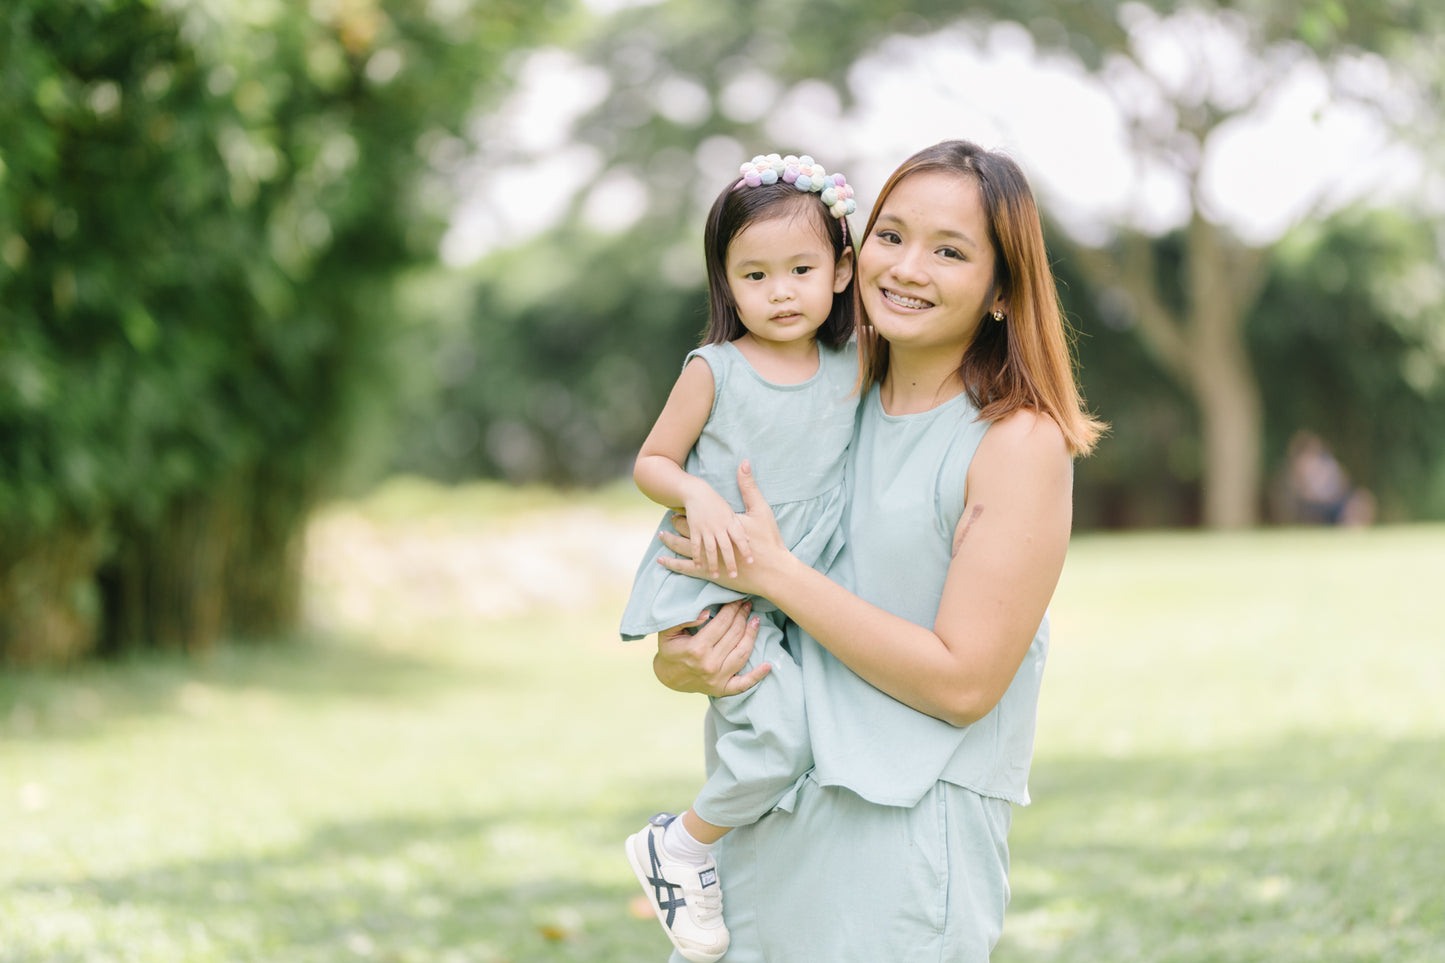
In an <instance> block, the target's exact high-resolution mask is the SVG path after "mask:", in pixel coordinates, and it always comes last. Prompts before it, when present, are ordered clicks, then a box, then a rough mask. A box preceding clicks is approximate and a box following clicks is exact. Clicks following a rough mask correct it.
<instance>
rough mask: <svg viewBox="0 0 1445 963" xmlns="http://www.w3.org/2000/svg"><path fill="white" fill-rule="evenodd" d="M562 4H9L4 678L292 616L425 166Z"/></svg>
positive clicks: (0, 142)
mask: <svg viewBox="0 0 1445 963" xmlns="http://www.w3.org/2000/svg"><path fill="white" fill-rule="evenodd" d="M568 6H569V5H568V4H566V3H565V2H551V3H523V2H520V0H516V2H512V0H503V2H493V3H488V4H486V5H483V6H481V7H474V6H473V5H469V4H441V3H422V2H415V0H332V2H321V3H312V4H309V5H291V4H213V3H204V2H200V0H195V2H179V0H178V2H170V3H160V4H157V3H154V2H148V0H111V2H107V3H102V4H97V3H90V2H80V0H61V2H55V0H12V2H11V3H9V4H7V6H6V9H5V12H4V14H3V15H0V138H3V139H0V315H3V319H0V453H3V461H0V659H6V660H9V661H12V662H25V661H59V660H64V659H67V658H70V657H73V656H74V655H76V654H79V653H82V652H84V651H86V650H87V649H88V648H90V647H91V646H92V645H93V643H94V640H95V637H96V633H97V630H99V631H100V632H101V633H102V634H103V638H104V645H105V647H107V648H111V649H117V648H123V647H131V646H137V645H152V644H153V645H162V646H176V647H184V648H188V649H194V648H198V647H202V646H205V645H207V644H209V642H210V641H211V640H212V639H213V638H214V637H215V636H216V634H217V633H218V632H219V631H221V630H222V629H224V628H229V629H232V630H235V631H238V632H241V633H269V632H273V631H275V630H277V629H279V628H282V627H284V626H286V625H287V624H289V623H290V621H291V620H292V619H293V618H294V616H295V614H296V609H297V598H298V596H297V589H298V585H299V561H300V553H299V541H298V538H299V534H300V530H301V525H302V522H303V521H304V519H305V516H306V513H307V511H308V510H309V508H310V507H311V506H312V505H313V504H314V502H315V500H316V499H317V498H318V497H319V496H320V494H321V493H322V491H323V490H324V489H325V487H326V486H327V485H328V484H330V483H333V482H334V481H335V479H336V478H337V477H338V475H339V474H340V473H341V472H342V471H343V469H344V467H345V465H346V459H347V456H348V454H349V453H350V452H351V451H352V450H353V448H354V443H355V441H356V438H357V433H358V431H359V428H360V426H362V425H363V424H365V423H366V421H367V416H368V415H371V414H374V413H375V410H376V408H377V407H378V405H379V402H380V400H381V399H383V398H385V397H386V395H387V393H388V391H389V381H390V372H391V368H390V363H389V362H390V354H391V351H390V343H389V338H390V332H391V331H392V330H394V328H395V327H396V318H395V317H394V315H393V314H392V311H391V303H390V290H391V285H392V283H393V279H394V278H395V276H396V275H397V273H398V272H399V271H401V270H404V269H406V268H408V267H409V266H410V265H413V264H416V263H418V262H424V261H427V260H429V259H431V258H432V257H433V256H434V252H435V249H436V243H437V240H438V238H439V236H440V231H441V228H442V226H443V224H444V220H445V216H446V214H447V213H448V212H447V210H446V207H447V202H448V200H449V194H448V193H447V192H446V191H445V190H443V189H442V188H443V187H444V185H443V184H442V183H441V181H440V179H439V178H438V177H435V176H432V175H431V173H430V172H432V171H434V170H435V168H436V166H437V159H438V156H444V155H445V154H446V153H447V151H448V150H450V149H451V145H453V144H455V143H458V142H459V141H458V137H459V135H460V133H461V131H462V128H463V124H464V122H465V120H466V118H467V117H468V114H469V111H470V110H471V109H472V108H473V107H474V106H475V105H476V104H477V103H478V101H479V99H480V98H484V97H487V96H492V95H494V94H495V92H496V90H497V83H498V81H499V79H500V77H501V75H502V74H503V71H504V68H505V65H506V58H507V56H508V55H509V54H510V52H511V51H513V50H514V49H516V48H517V47H518V46H519V45H522V44H524V43H526V42H529V41H531V40H532V39H534V38H535V37H537V36H539V35H540V32H541V31H542V29H543V28H544V27H546V28H549V29H550V28H551V27H552V26H553V18H555V16H556V15H557V14H558V13H560V12H562V11H564V10H565V9H566V8H567V7H568Z"/></svg>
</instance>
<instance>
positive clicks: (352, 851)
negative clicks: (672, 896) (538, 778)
mask: <svg viewBox="0 0 1445 963" xmlns="http://www.w3.org/2000/svg"><path fill="white" fill-rule="evenodd" d="M608 808H609V810H610V809H611V807H610V806H609V807H608ZM640 822H641V819H640V817H636V815H635V813H632V812H630V811H628V812H625V811H623V810H622V809H618V810H614V811H611V812H610V813H608V814H601V815H598V814H592V815H589V814H586V813H583V812H580V811H577V810H572V811H563V810H552V811H547V810H538V811H534V812H531V813H528V814H526V815H525V816H522V815H516V816H514V815H506V816H497V815H481V816H478V817H474V818H473V817H451V818H448V817H439V818H401V819H379V820H368V821H360V822H355V823H344V824H333V825H329V826H325V827H323V828H321V829H319V830H318V831H316V832H315V833H314V834H313V835H311V836H310V837H309V838H307V839H306V840H304V841H303V842H301V843H299V844H298V845H296V846H295V847H294V848H291V849H288V850H284V851H276V852H264V853H256V854H254V855H246V856H235V857H230V858H221V859H206V860H198V861H195V862H188V863H178V864H173V865H167V866H161V867H157V868H154V869H150V870H147V871H144V872H139V873H133V874H124V875H117V876H112V877H102V878H94V879H89V880H86V881H83V882H73V881H67V880H64V879H31V880H20V881H18V882H17V884H16V885H15V887H14V889H13V892H14V893H15V894H16V895H17V897H19V898H21V899H26V898H29V899H31V900H32V901H36V902H37V903H39V904H43V903H44V902H45V901H47V900H48V901H50V902H52V903H58V904H59V905H62V906H63V907H64V908H65V910H66V911H67V912H70V913H78V914H79V915H80V916H82V917H84V923H83V924H81V925H72V926H70V927H69V929H70V932H71V934H72V935H71V936H69V937H66V938H62V939H60V940H59V941H57V940H56V938H55V933H56V931H57V930H63V929H65V924H64V923H63V922H61V923H57V924H55V925H51V926H49V927H44V926H41V925H40V924H39V921H38V919H37V917H38V916H40V915H44V913H43V911H42V912H41V913H39V914H32V915H30V917H29V919H28V922H31V923H34V924H36V925H35V926H34V927H33V928H32V929H31V930H30V932H28V933H27V932H26V929H27V927H26V926H25V924H24V923H22V925H21V927H20V932H19V933H10V934H9V943H10V945H9V947H8V950H9V952H10V953H12V954H13V953H18V954H19V955H18V956H7V954H6V949H7V948H4V947H0V959H3V960H9V959H47V960H67V959H75V960H98V959H112V958H114V959H131V958H137V957H135V956H134V954H135V953H136V952H137V941H138V940H144V941H145V942H146V943H147V944H148V952H144V954H143V957H141V958H149V959H156V960H182V959H185V960H191V959H196V958H199V957H200V956H201V954H199V953H197V952H196V949H195V948H196V946H197V945H200V944H204V946H205V947H206V948H207V950H208V951H209V952H210V953H211V954H212V955H205V956H204V958H205V959H212V958H215V959H219V960H226V961H239V960H257V961H262V960H264V961H268V963H272V961H288V963H292V961H294V963H311V961H316V963H321V961H325V963H330V961H334V960H343V959H364V958H371V959H380V960H394V961H410V960H429V961H432V960H452V959H455V960H468V961H472V963H500V961H511V963H522V961H527V963H551V961H599V963H600V961H613V960H617V961H623V960H626V961H636V960H655V961H658V963H661V961H662V960H664V959H665V958H666V955H667V953H666V950H667V946H666V940H665V939H664V937H663V936H662V934H661V933H660V932H659V931H658V930H657V927H656V924H655V923H653V922H652V920H651V919H650V917H649V918H648V919H645V920H640V919H637V918H635V917H633V916H632V915H630V914H629V912H628V903H629V901H630V900H631V898H632V897H633V896H634V895H635V887H634V885H633V882H632V878H631V875H630V873H629V871H628V869H627V867H626V862H625V860H624V858H623V856H622V850H621V841H622V839H623V838H624V837H625V836H626V834H627V833H628V832H631V831H632V830H634V829H635V828H636V825H637V824H640ZM579 857H584V858H579ZM584 867H585V868H584ZM46 930H48V932H44V931H46ZM27 953H29V954H31V955H26V954H27Z"/></svg>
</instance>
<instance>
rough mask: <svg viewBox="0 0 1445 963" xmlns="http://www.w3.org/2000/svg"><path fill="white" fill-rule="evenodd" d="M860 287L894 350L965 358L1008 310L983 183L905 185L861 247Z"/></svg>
mask: <svg viewBox="0 0 1445 963" xmlns="http://www.w3.org/2000/svg"><path fill="white" fill-rule="evenodd" d="M858 285H859V291H860V293H861V295H862V300H863V308H864V310H865V311H866V312H867V314H868V320H869V321H870V322H872V324H873V326H874V327H875V328H876V329H877V331H878V334H879V335H880V336H882V337H883V338H884V339H885V340H887V342H888V344H889V346H890V347H893V348H898V349H902V350H915V349H916V350H927V351H946V352H949V353H955V354H957V355H958V356H959V357H960V358H961V357H962V354H963V350H964V349H965V348H966V347H967V346H968V344H969V342H970V341H971V340H972V339H973V335H974V332H975V331H977V330H978V326H979V324H980V323H982V321H983V318H984V315H985V314H987V313H988V312H991V311H994V310H1000V311H1003V310H1004V305H1003V302H1002V300H1001V299H1000V298H998V297H997V296H996V294H995V291H994V250H993V245H992V244H991V243H990V241H989V236H988V222H987V220H986V219H985V217H984V209H983V200H982V198H981V197H980V195H979V190H978V183H977V182H976V181H975V180H974V179H973V178H971V177H966V176H964V175H962V174H955V173H953V172H951V171H919V172H917V173H914V174H909V175H908V176H907V177H905V178H904V179H903V180H901V181H899V182H898V184H897V185H896V186H895V187H894V188H893V191H892V192H891V193H890V194H889V195H888V197H887V198H886V199H885V200H884V202H883V207H882V208H881V210H880V211H879V214H878V220H877V221H876V222H875V223H874V225H873V233H872V234H870V235H869V236H868V237H866V238H864V239H863V246H862V248H861V249H860V250H859V252H858Z"/></svg>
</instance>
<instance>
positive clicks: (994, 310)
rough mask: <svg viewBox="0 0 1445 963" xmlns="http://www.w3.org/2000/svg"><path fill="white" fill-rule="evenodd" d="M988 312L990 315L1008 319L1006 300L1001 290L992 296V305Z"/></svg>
mask: <svg viewBox="0 0 1445 963" xmlns="http://www.w3.org/2000/svg"><path fill="white" fill-rule="evenodd" d="M988 310H989V313H990V314H1001V315H1003V316H1004V317H1006V318H1007V317H1009V310H1008V298H1007V297H1005V296H1004V293H1003V291H1002V290H1000V291H998V292H997V293H996V294H995V295H994V296H993V305H992V306H991V307H990V308H989V309H988Z"/></svg>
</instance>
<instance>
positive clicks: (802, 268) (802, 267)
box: [793, 264, 813, 274]
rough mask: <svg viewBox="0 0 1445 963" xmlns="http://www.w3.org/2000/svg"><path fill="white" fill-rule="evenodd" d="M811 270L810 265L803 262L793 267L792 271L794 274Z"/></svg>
mask: <svg viewBox="0 0 1445 963" xmlns="http://www.w3.org/2000/svg"><path fill="white" fill-rule="evenodd" d="M811 270H813V269H812V267H811V266H809V265H805V264H799V265H798V266H797V267H795V268H793V273H794V274H807V273H808V272H809V271H811Z"/></svg>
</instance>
